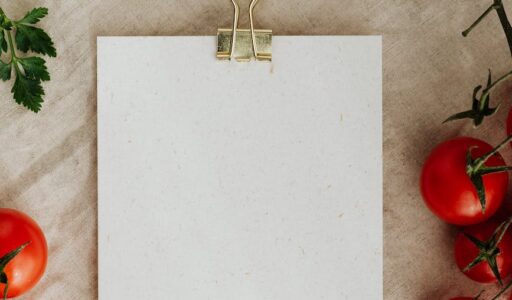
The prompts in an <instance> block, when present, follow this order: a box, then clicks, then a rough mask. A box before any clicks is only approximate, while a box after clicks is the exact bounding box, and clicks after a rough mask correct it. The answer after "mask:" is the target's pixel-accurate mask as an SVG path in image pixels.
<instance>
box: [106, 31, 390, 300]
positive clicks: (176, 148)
mask: <svg viewBox="0 0 512 300" xmlns="http://www.w3.org/2000/svg"><path fill="white" fill-rule="evenodd" d="M273 42H274V45H273V62H272V63H264V62H252V63H238V62H227V61H218V60H217V59H216V58H215V46H216V38H215V37H100V38H98V172H99V173H98V185H99V200H98V201H99V203H98V214H99V219H98V222H99V225H98V227H99V298H100V299H101V300H112V299H152V300H160V299H161V300H167V299H175V300H189V299H190V300H196V299H197V300H203V299H212V300H265V299H269V300H289V299H293V300H306V299H307V300H320V299H329V300H339V299H382V96H381V94H382V84H381V82H382V63H381V38H380V37H340V36H330V37H325V36H323V37H320V36H315V37H284V36H278V37H275V38H274V41H273Z"/></svg>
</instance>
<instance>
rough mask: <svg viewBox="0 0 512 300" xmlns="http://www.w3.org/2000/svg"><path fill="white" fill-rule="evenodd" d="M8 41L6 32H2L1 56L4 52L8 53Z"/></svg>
mask: <svg viewBox="0 0 512 300" xmlns="http://www.w3.org/2000/svg"><path fill="white" fill-rule="evenodd" d="M7 49H8V48H7V40H6V39H5V32H4V31H3V30H1V32H0V54H2V51H3V52H5V53H7Z"/></svg>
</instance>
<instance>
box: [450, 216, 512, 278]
mask: <svg viewBox="0 0 512 300" xmlns="http://www.w3.org/2000/svg"><path fill="white" fill-rule="evenodd" d="M498 226H499V223H496V222H486V223H482V224H478V225H474V226H470V227H467V228H465V229H464V232H465V233H466V234H469V235H471V236H473V237H475V238H477V239H478V240H480V241H483V242H485V241H487V240H488V239H489V238H491V236H492V235H493V233H494V231H495V230H496V228H497V227H498ZM509 230H510V229H509ZM497 248H498V249H499V253H498V254H497V255H496V265H497V266H498V270H499V274H500V277H501V279H505V277H507V276H508V275H509V274H510V273H511V271H512V236H511V235H510V232H509V231H507V232H506V233H505V235H504V236H503V238H502V239H501V241H500V242H499V243H498V245H497ZM479 253H480V250H479V249H478V247H477V246H476V245H475V244H474V243H473V242H472V241H470V240H469V239H468V237H467V236H466V235H464V234H463V233H462V232H461V233H459V234H458V235H457V238H456V240H455V261H456V263H457V266H458V267H459V269H460V270H461V271H462V270H464V268H466V266H468V265H469V264H470V263H471V262H472V261H473V260H474V259H475V258H476V257H477V256H478V255H479ZM464 274H465V275H466V276H468V277H469V278H471V279H472V280H474V281H477V282H481V283H491V282H496V281H497V279H496V277H495V276H494V273H493V272H492V270H491V268H490V267H489V264H488V263H487V261H482V262H480V263H478V264H477V265H475V266H474V267H473V268H471V269H469V270H468V271H466V272H464Z"/></svg>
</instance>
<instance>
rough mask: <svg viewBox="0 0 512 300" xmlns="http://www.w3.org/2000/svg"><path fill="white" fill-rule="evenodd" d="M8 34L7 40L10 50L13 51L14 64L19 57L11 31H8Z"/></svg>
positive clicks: (12, 59)
mask: <svg viewBox="0 0 512 300" xmlns="http://www.w3.org/2000/svg"><path fill="white" fill-rule="evenodd" d="M6 33H7V40H8V42H9V48H10V49H11V63H12V62H13V61H16V59H17V58H18V57H17V56H16V50H15V49H14V43H13V42H12V35H11V31H10V30H6Z"/></svg>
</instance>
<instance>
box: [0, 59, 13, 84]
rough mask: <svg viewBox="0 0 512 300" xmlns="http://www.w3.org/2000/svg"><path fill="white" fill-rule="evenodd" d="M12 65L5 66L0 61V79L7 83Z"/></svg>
mask: <svg viewBox="0 0 512 300" xmlns="http://www.w3.org/2000/svg"><path fill="white" fill-rule="evenodd" d="M11 73H12V65H11V64H6V63H4V62H3V61H2V60H0V79H2V80H3V81H7V80H9V79H11Z"/></svg>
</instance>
